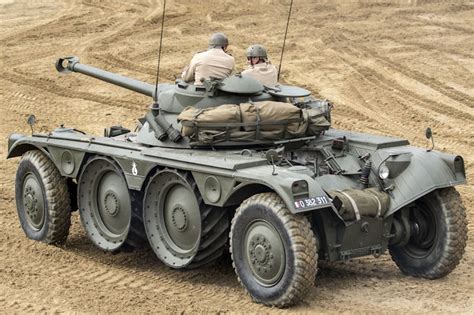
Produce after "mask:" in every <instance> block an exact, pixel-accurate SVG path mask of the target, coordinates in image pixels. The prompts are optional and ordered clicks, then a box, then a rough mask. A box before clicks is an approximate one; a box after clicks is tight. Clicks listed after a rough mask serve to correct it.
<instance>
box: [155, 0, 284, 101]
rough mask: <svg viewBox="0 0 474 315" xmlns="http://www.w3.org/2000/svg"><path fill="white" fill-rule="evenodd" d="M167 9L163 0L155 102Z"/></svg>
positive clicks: (156, 99)
mask: <svg viewBox="0 0 474 315" xmlns="http://www.w3.org/2000/svg"><path fill="white" fill-rule="evenodd" d="M292 1H293V0H292ZM165 10H166V0H163V15H162V16H161V34H160V48H159V49H158V66H157V68H156V83H155V95H154V97H153V100H154V101H155V103H156V102H158V79H159V77H160V59H161V47H162V46H163V29H164V25H165Z"/></svg>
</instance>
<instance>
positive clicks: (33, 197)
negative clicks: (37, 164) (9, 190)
mask: <svg viewBox="0 0 474 315" xmlns="http://www.w3.org/2000/svg"><path fill="white" fill-rule="evenodd" d="M22 204H23V209H24V211H25V214H26V216H25V217H26V220H27V222H28V225H29V226H30V227H31V228H32V229H33V230H35V231H39V230H41V228H42V227H43V225H44V222H45V217H46V212H45V206H44V194H43V189H42V187H41V184H40V183H39V181H38V179H37V177H36V176H35V175H34V174H33V173H28V174H27V175H26V176H25V180H24V181H23V188H22Z"/></svg>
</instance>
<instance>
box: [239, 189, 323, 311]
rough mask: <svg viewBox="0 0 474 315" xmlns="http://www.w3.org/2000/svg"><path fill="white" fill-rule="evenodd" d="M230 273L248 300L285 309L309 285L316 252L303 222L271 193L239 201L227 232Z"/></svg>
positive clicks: (300, 216) (313, 238)
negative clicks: (237, 280)
mask: <svg viewBox="0 0 474 315" xmlns="http://www.w3.org/2000/svg"><path fill="white" fill-rule="evenodd" d="M230 244H231V249H230V251H231V255H232V261H233V266H234V269H235V272H236V273H237V276H238V279H239V281H240V283H241V284H242V285H243V287H244V288H245V289H246V290H247V292H248V293H249V294H250V296H251V297H252V299H253V300H254V301H256V302H258V303H263V304H266V305H271V306H277V307H287V306H290V305H293V304H295V303H297V302H298V301H300V300H302V299H303V298H304V297H305V296H306V294H307V293H308V291H309V290H310V288H311V287H313V285H314V281H315V278H316V272H317V262H318V254H317V252H318V249H317V245H316V238H315V235H314V233H313V231H312V230H311V225H310V223H309V221H308V219H307V218H306V217H305V216H303V215H295V214H292V213H291V212H290V211H289V210H288V208H286V206H285V204H284V202H283V201H282V200H281V198H280V197H279V196H278V195H277V194H275V193H262V194H258V195H255V196H252V197H250V198H248V199H247V200H245V201H244V202H243V203H242V204H241V205H240V207H239V208H238V209H237V211H236V214H235V216H234V218H233V220H232V226H231V232H230Z"/></svg>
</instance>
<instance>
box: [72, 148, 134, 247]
mask: <svg viewBox="0 0 474 315" xmlns="http://www.w3.org/2000/svg"><path fill="white" fill-rule="evenodd" d="M78 205H79V209H80V213H81V221H82V223H83V225H84V228H85V230H86V231H87V233H88V235H89V237H90V238H91V240H92V241H93V242H94V244H95V245H97V246H98V247H99V248H101V249H104V250H107V251H114V250H116V249H117V248H119V247H120V246H121V245H122V244H124V243H125V241H126V240H127V237H128V234H129V230H130V224H131V220H132V203H131V198H130V192H129V191H128V187H127V184H126V181H125V178H124V177H123V175H122V173H121V172H120V169H119V168H118V167H117V166H115V165H114V163H113V162H111V161H109V160H108V159H106V158H102V157H97V158H94V159H92V160H90V161H89V162H88V164H87V165H86V167H85V169H84V170H83V172H82V173H81V176H80V178H79V187H78Z"/></svg>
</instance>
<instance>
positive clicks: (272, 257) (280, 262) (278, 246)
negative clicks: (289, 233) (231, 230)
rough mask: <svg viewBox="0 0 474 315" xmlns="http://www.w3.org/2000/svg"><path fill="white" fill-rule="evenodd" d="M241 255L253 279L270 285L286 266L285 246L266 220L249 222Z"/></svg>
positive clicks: (261, 283)
mask: <svg viewBox="0 0 474 315" xmlns="http://www.w3.org/2000/svg"><path fill="white" fill-rule="evenodd" d="M243 245H244V246H243V257H244V260H245V263H246V264H247V265H248V266H249V268H250V270H251V272H252V274H253V276H254V278H255V280H256V281H257V282H258V283H259V284H260V285H262V286H265V287H272V286H274V285H276V284H277V283H278V282H279V281H280V279H281V278H282V276H283V273H284V271H285V267H286V255H285V246H284V244H283V241H282V238H281V236H280V234H279V233H278V231H277V230H276V229H275V227H274V226H273V225H272V224H271V223H269V222H268V221H266V220H262V219H259V220H255V221H253V222H251V223H250V224H249V225H248V227H247V229H246V231H245V233H244V240H243Z"/></svg>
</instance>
